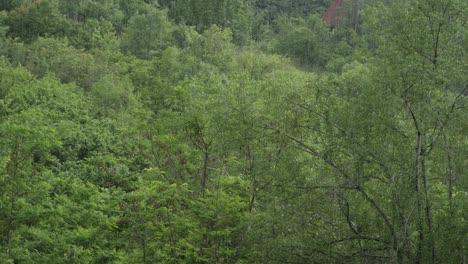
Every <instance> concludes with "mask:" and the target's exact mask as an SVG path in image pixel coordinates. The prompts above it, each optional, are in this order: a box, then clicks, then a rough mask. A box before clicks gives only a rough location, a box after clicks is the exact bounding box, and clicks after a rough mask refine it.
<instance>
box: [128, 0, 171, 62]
mask: <svg viewBox="0 0 468 264" xmlns="http://www.w3.org/2000/svg"><path fill="white" fill-rule="evenodd" d="M172 31H173V26H172V24H171V23H170V22H169V20H168V19H167V16H166V12H165V11H162V10H159V9H156V8H151V9H149V10H148V12H147V13H145V14H136V15H134V16H133V17H132V18H131V19H130V21H129V23H128V26H127V28H126V29H125V36H124V40H123V42H122V49H123V50H124V51H125V52H129V53H132V54H133V55H135V56H137V57H139V58H142V59H150V58H151V57H153V55H154V52H156V51H158V50H163V49H164V48H166V47H168V46H170V44H171V41H172V34H171V33H172Z"/></svg>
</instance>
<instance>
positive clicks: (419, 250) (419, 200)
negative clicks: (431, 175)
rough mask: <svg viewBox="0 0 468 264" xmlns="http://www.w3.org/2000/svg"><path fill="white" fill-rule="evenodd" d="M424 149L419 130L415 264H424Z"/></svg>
mask: <svg viewBox="0 0 468 264" xmlns="http://www.w3.org/2000/svg"><path fill="white" fill-rule="evenodd" d="M422 149H423V137H422V134H421V132H419V130H418V136H417V150H416V164H415V166H416V171H415V184H416V200H417V213H418V220H417V221H418V233H419V236H418V243H417V252H416V259H415V263H418V264H419V263H422V256H423V244H424V213H423V204H422V193H421V174H422V166H421V164H422V159H423V156H422Z"/></svg>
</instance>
